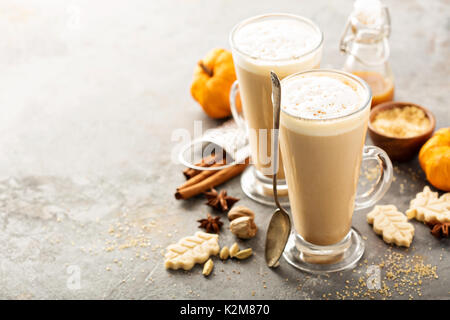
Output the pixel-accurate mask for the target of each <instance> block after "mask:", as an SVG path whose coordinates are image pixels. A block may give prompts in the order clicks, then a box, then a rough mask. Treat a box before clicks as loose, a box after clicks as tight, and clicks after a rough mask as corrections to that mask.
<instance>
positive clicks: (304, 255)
mask: <svg viewBox="0 0 450 320" xmlns="http://www.w3.org/2000/svg"><path fill="white" fill-rule="evenodd" d="M371 100H372V95H371V91H370V88H369V87H368V85H367V84H366V83H365V82H364V81H363V80H361V79H360V78H358V77H356V76H354V75H351V74H348V73H345V72H340V71H336V70H310V71H306V72H300V73H297V74H294V75H291V76H289V77H287V78H285V79H283V80H282V81H281V115H280V131H279V134H280V136H279V141H280V149H281V155H282V157H283V159H284V170H285V175H286V180H287V185H288V192H289V201H290V204H291V213H292V219H293V222H294V230H293V232H292V234H291V236H290V239H289V241H288V245H287V247H286V250H285V253H284V256H285V258H286V259H287V260H288V261H289V262H290V263H291V264H292V265H294V266H295V267H297V268H299V269H302V270H306V271H311V272H330V271H338V270H344V269H348V268H351V267H353V266H354V265H355V264H356V262H357V261H358V260H359V259H360V258H361V256H362V254H363V252H364V243H363V241H362V240H361V237H360V235H359V233H358V232H357V231H356V230H355V229H352V228H351V225H352V216H353V211H354V210H357V209H361V208H365V207H368V206H371V205H373V204H374V203H375V202H376V201H377V200H379V199H380V198H381V197H382V196H383V195H384V193H385V192H386V191H387V190H388V188H389V186H390V183H391V180H392V164H391V162H390V160H389V157H388V156H387V154H386V153H385V152H384V151H383V150H381V149H379V148H377V147H374V146H364V140H365V137H366V130H367V123H368V119H369V112H370V105H371ZM361 161H367V164H368V166H365V167H370V164H372V165H373V166H377V167H378V168H379V169H380V171H381V173H380V179H378V181H377V182H376V183H375V185H374V186H372V188H371V190H369V191H368V192H366V193H364V194H363V195H360V196H357V194H356V191H357V182H358V177H359V170H360V166H361Z"/></svg>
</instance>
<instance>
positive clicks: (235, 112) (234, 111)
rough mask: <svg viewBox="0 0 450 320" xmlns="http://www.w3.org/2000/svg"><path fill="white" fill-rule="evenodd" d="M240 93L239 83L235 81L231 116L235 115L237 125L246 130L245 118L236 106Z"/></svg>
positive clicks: (231, 96) (232, 89) (231, 97)
mask: <svg viewBox="0 0 450 320" xmlns="http://www.w3.org/2000/svg"><path fill="white" fill-rule="evenodd" d="M238 93H239V83H238V81H237V80H236V81H234V82H233V85H232V86H231V90H230V109H231V114H232V115H233V119H234V121H236V124H237V125H238V126H239V127H240V128H241V129H244V130H246V126H245V122H244V118H242V116H241V115H240V114H239V112H238V110H237V106H236V96H237V94H238Z"/></svg>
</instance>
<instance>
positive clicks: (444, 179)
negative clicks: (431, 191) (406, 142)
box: [419, 128, 450, 191]
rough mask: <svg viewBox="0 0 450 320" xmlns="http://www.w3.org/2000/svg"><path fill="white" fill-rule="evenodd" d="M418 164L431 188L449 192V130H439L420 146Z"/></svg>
mask: <svg viewBox="0 0 450 320" xmlns="http://www.w3.org/2000/svg"><path fill="white" fill-rule="evenodd" d="M419 162H420V166H421V167H422V169H423V171H425V174H426V176H427V179H428V181H429V182H430V183H431V184H432V185H433V186H435V187H436V188H438V189H441V190H444V191H450V128H442V129H439V130H438V131H436V133H435V134H434V135H433V136H432V137H431V138H430V139H429V140H428V141H427V142H426V143H425V144H424V145H423V146H422V148H421V149H420V152H419Z"/></svg>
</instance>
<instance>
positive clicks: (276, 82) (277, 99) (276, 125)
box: [270, 71, 282, 209]
mask: <svg viewBox="0 0 450 320" xmlns="http://www.w3.org/2000/svg"><path fill="white" fill-rule="evenodd" d="M270 78H271V80H272V104H273V131H272V132H273V135H272V139H273V141H272V161H273V163H272V164H273V166H272V167H273V184H272V185H273V196H274V199H275V203H276V205H277V207H278V208H280V209H282V208H281V205H280V202H279V201H278V192H277V171H278V134H279V129H280V108H281V84H280V79H279V78H278V76H277V75H276V73H275V72H273V71H270Z"/></svg>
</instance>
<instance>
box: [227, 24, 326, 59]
mask: <svg viewBox="0 0 450 320" xmlns="http://www.w3.org/2000/svg"><path fill="white" fill-rule="evenodd" d="M320 41H321V34H320V33H319V32H317V30H316V29H315V28H314V27H313V26H311V25H309V24H307V23H306V22H302V21H299V20H295V19H269V20H261V21H256V22H252V23H249V24H247V25H244V26H243V27H241V28H240V29H238V30H237V31H236V34H235V35H234V44H235V46H236V47H237V48H238V49H239V50H240V51H242V52H244V53H245V54H247V55H249V56H251V57H254V58H258V59H263V60H282V59H293V58H297V57H299V56H302V55H303V54H306V53H308V52H310V51H312V50H314V48H316V47H317V46H318V45H319V43H320Z"/></svg>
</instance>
